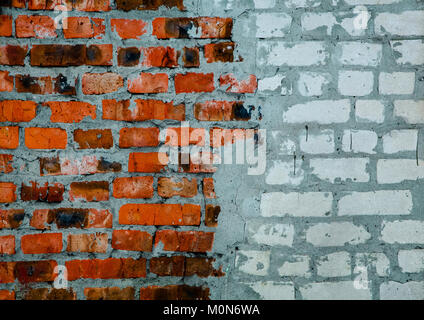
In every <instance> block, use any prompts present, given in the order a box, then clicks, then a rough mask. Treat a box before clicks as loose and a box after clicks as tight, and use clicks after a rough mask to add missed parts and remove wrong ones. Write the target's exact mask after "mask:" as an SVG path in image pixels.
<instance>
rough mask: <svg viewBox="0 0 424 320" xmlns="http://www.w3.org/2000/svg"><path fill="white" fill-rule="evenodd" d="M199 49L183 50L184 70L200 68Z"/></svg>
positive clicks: (185, 48)
mask: <svg viewBox="0 0 424 320" xmlns="http://www.w3.org/2000/svg"><path fill="white" fill-rule="evenodd" d="M199 56H200V54H199V48H196V47H194V48H187V47H184V48H183V62H184V67H185V68H197V67H199V66H200V57H199Z"/></svg>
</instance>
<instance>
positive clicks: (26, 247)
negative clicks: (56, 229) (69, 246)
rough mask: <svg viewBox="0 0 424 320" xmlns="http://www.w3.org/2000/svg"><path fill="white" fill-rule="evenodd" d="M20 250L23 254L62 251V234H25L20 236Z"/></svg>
mask: <svg viewBox="0 0 424 320" xmlns="http://www.w3.org/2000/svg"><path fill="white" fill-rule="evenodd" d="M21 250H22V252H23V253H25V254H43V253H59V252H61V251H62V234H61V233H42V234H26V235H24V236H22V238H21Z"/></svg>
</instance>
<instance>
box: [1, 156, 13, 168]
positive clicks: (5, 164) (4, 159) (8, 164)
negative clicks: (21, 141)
mask: <svg viewBox="0 0 424 320" xmlns="http://www.w3.org/2000/svg"><path fill="white" fill-rule="evenodd" d="M12 163H13V155H11V154H0V173H11V172H13V167H12Z"/></svg>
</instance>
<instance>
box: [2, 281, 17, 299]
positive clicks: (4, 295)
mask: <svg viewBox="0 0 424 320" xmlns="http://www.w3.org/2000/svg"><path fill="white" fill-rule="evenodd" d="M0 282H1V280H0ZM0 300H15V291H9V290H0Z"/></svg>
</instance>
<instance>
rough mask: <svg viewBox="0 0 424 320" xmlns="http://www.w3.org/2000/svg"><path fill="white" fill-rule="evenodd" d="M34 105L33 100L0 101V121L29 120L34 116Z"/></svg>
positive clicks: (35, 105)
mask: <svg viewBox="0 0 424 320" xmlns="http://www.w3.org/2000/svg"><path fill="white" fill-rule="evenodd" d="M36 107H37V104H36V103H35V102H33V101H22V100H3V101H0V122H5V121H9V122H29V121H31V120H32V119H34V118H35V116H36Z"/></svg>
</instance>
